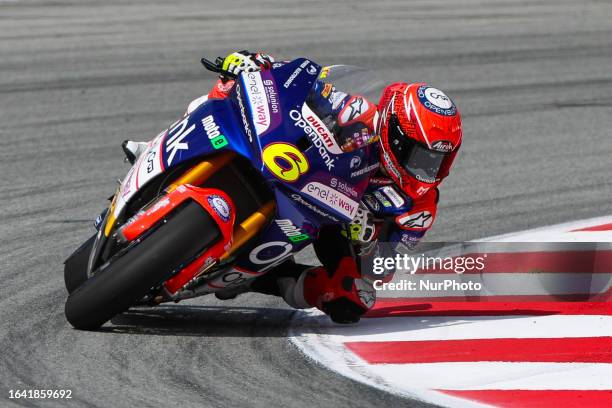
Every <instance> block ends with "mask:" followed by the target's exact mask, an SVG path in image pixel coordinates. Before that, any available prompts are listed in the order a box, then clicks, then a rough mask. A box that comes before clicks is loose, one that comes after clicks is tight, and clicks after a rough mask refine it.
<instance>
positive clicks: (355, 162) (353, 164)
mask: <svg viewBox="0 0 612 408" xmlns="http://www.w3.org/2000/svg"><path fill="white" fill-rule="evenodd" d="M359 166H361V157H359V156H353V157H351V161H350V164H349V168H351V169H356V168H358V167H359ZM351 177H352V174H351Z"/></svg>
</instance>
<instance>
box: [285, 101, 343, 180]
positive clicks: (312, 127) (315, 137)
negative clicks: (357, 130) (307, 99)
mask: <svg viewBox="0 0 612 408" xmlns="http://www.w3.org/2000/svg"><path fill="white" fill-rule="evenodd" d="M289 117H290V118H291V119H293V121H294V122H293V124H294V126H297V127H299V128H302V129H304V133H306V136H307V137H308V138H309V139H310V141H311V142H312V144H313V145H314V146H315V147H316V148H317V151H318V152H319V155H320V156H321V159H323V161H324V162H325V165H326V166H327V168H328V169H329V170H330V171H331V170H332V169H333V168H334V162H335V159H333V158H332V157H330V155H329V153H331V154H342V153H343V152H342V149H341V148H340V146H339V145H338V142H337V141H336V138H335V137H334V136H333V134H332V133H331V132H330V131H329V129H328V128H327V126H325V124H324V123H323V122H322V121H321V119H319V117H318V116H317V115H316V114H315V113H314V112H313V111H312V110H311V109H310V108H309V107H308V105H306V104H304V105H302V112H301V113H300V112H299V111H298V110H296V109H292V110H291V111H290V112H289Z"/></svg>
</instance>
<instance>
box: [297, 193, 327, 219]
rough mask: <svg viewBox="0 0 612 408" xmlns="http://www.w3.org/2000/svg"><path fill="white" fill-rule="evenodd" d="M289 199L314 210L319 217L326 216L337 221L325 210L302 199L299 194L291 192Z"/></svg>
mask: <svg viewBox="0 0 612 408" xmlns="http://www.w3.org/2000/svg"><path fill="white" fill-rule="evenodd" d="M291 199H292V200H294V201H295V202H298V203H300V204H301V205H303V206H304V207H306V208H308V209H309V210H310V211H312V212H314V213H315V214H318V215H320V216H321V217H324V218H328V219H330V220H332V221H335V222H338V221H339V220H338V219H337V218H336V217H334V216H333V215H331V214H328V213H326V212H325V211H323V210H321V209H320V208H319V207H317V206H316V205H313V204H311V203H309V202H308V201H306V200H304V199H303V198H302V196H301V195H299V194H291Z"/></svg>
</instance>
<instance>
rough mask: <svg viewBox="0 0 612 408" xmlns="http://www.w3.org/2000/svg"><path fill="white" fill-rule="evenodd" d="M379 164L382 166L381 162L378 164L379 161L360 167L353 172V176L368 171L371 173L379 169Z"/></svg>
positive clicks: (361, 174)
mask: <svg viewBox="0 0 612 408" xmlns="http://www.w3.org/2000/svg"><path fill="white" fill-rule="evenodd" d="M379 166H380V164H378V163H374V164H370V165H369V166H367V167H364V168H363V169H359V170H356V171H354V172H352V173H351V177H359V176H363V175H364V174H366V173H369V172H371V171H374V170H376V169H378V167H379Z"/></svg>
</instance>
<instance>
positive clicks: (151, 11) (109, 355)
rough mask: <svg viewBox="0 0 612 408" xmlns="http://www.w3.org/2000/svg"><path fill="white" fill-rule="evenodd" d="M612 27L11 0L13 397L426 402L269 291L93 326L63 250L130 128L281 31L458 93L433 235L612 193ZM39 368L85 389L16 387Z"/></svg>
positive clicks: (4, 122) (135, 133) (462, 232)
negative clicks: (222, 58)
mask: <svg viewBox="0 0 612 408" xmlns="http://www.w3.org/2000/svg"><path fill="white" fill-rule="evenodd" d="M128 3H129V4H128ZM329 3H331V4H329ZM611 38H612V4H610V3H609V2H605V1H580V2H576V1H572V0H566V1H530V2H527V1H508V0H501V1H489V0H460V1H418V2H406V1H400V0H395V1H394V0H385V1H382V2H378V1H376V2H368V3H365V2H328V1H307V2H294V1H281V0H277V1H267V2H255V1H244V0H241V1H237V2H229V1H223V2H221V1H214V2H213V1H207V2H199V1H195V0H192V1H182V2H167V1H155V2H124V1H104V2H102V1H98V2H94V1H88V2H85V1H63V0H57V1H21V0H16V1H6V0H0V124H1V125H0V136H1V137H0V146H1V149H0V157H1V159H0V166H1V171H0V175H1V176H0V219H1V223H0V231H1V233H0V265H1V271H0V310H2V312H1V315H2V318H1V319H0V349H1V350H2V352H1V353H0V405H1V406H7V405H9V406H13V405H16V404H17V405H22V406H66V405H68V406H96V407H110V406H113V407H133V406H138V407H140V406H181V407H189V406H221V407H236V406H364V407H369V406H407V407H416V406H425V404H422V403H419V402H415V401H409V400H402V399H399V398H397V397H394V396H392V395H387V394H384V393H382V392H380V391H377V390H374V389H372V388H369V387H367V386H365V385H362V384H358V383H355V382H353V381H351V380H348V379H345V378H342V377H338V376H337V375H335V374H334V373H332V372H330V371H328V370H326V369H324V368H322V367H320V366H318V365H317V364H316V363H314V362H312V361H309V360H308V359H306V358H305V357H303V356H302V355H301V354H300V353H299V352H298V351H297V350H296V349H294V347H293V346H292V345H290V343H289V342H288V341H287V340H286V338H285V336H286V331H287V321H288V319H289V318H290V316H291V314H292V311H291V310H289V309H287V308H286V307H284V306H283V304H282V302H281V301H279V300H277V299H274V298H270V297H265V296H261V295H246V296H242V297H239V298H238V299H237V300H234V301H228V302H223V303H222V302H218V301H215V300H214V299H213V298H201V299H199V300H197V301H193V302H190V303H187V304H179V305H176V306H165V307H160V308H159V309H156V310H144V309H143V310H138V311H133V312H130V313H127V314H125V315H123V316H121V317H119V318H117V319H115V320H114V322H113V323H114V324H113V325H110V326H108V328H106V329H104V330H102V331H99V332H81V331H76V330H73V329H72V328H71V327H70V326H69V325H68V323H67V322H66V321H65V319H64V314H63V305H64V301H65V298H66V293H65V290H64V286H63V279H62V268H63V266H62V262H63V260H64V258H65V257H66V256H67V255H68V254H69V253H70V252H71V251H72V250H73V249H74V248H75V247H76V246H77V245H78V244H79V243H80V242H81V241H83V240H84V239H85V238H86V237H87V236H88V235H89V234H91V233H92V225H91V220H92V219H93V218H95V216H96V215H97V214H98V212H99V211H100V210H102V208H103V207H104V206H105V203H106V201H105V199H106V198H107V197H108V196H109V195H110V194H112V193H113V191H114V189H115V181H114V180H115V179H117V178H121V177H123V176H124V174H125V172H126V171H127V167H126V166H125V165H124V164H122V161H121V160H122V154H121V149H120V142H121V141H122V140H124V139H126V138H132V139H149V138H151V137H153V136H154V135H156V134H157V133H158V132H159V131H160V130H161V129H162V128H165V127H166V126H167V125H168V124H169V123H171V122H172V121H173V120H175V119H176V118H177V117H178V116H179V114H180V113H182V112H183V111H184V109H185V107H186V104H187V103H188V102H189V101H190V100H191V99H193V98H195V97H197V96H199V95H200V94H202V93H204V92H206V91H207V89H208V88H209V86H210V85H211V84H212V76H211V75H209V74H208V73H207V72H205V71H204V70H203V69H202V68H201V67H200V66H199V63H198V60H199V57H200V56H216V55H220V54H224V53H226V52H228V51H230V50H234V49H244V48H247V49H252V50H255V49H265V50H267V51H268V52H270V53H272V54H274V55H277V56H278V57H281V58H292V57H295V56H307V57H311V58H313V59H314V60H316V61H319V62H321V63H323V64H332V63H349V64H358V65H363V66H367V67H371V68H377V69H379V70H380V73H381V75H382V76H383V77H384V78H387V79H388V80H406V81H426V82H429V83H431V84H432V85H435V86H436V87H438V88H441V89H444V90H446V91H447V93H448V94H449V95H451V96H452V97H454V99H455V101H456V103H457V104H458V106H459V108H460V109H461V111H462V113H463V117H464V134H465V142H464V145H463V150H462V154H461V156H460V158H459V160H458V163H457V165H456V167H455V169H454V172H453V174H452V176H451V177H450V178H449V179H448V181H447V182H446V183H445V185H443V187H442V189H441V193H442V200H441V204H440V210H439V215H438V221H437V223H436V225H435V226H434V229H433V230H432V231H431V234H430V235H429V237H428V239H432V240H433V239H435V240H465V239H474V238H479V237H484V236H490V235H494V234H501V233H506V232H511V231H516V230H520V229H525V228H530V227H537V226H542V225H547V224H553V223H558V222H563V221H567V220H572V219H580V218H587V217H593V216H599V215H604V214H610V213H612V193H611V191H612V181H611V178H610V175H611V174H612V134H611V132H612V131H611V130H610V129H612V42H611V41H610V39H611ZM306 257H307V258H308V254H306ZM406 381H410V379H409V378H407V379H406ZM24 388H25V389H36V388H45V389H71V390H73V396H74V399H73V400H72V401H70V402H65V401H55V402H52V401H33V400H30V401H27V400H19V401H16V400H13V401H9V400H8V390H9V389H24Z"/></svg>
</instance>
